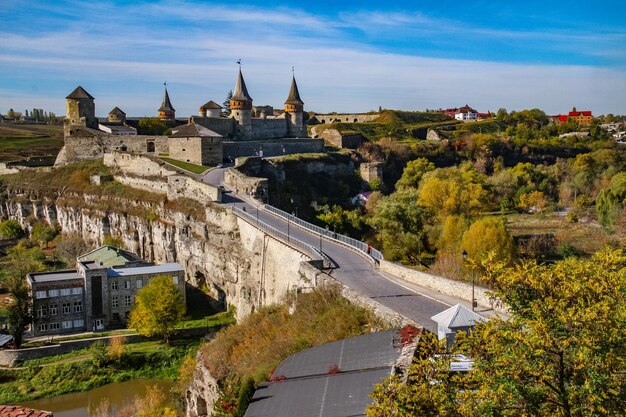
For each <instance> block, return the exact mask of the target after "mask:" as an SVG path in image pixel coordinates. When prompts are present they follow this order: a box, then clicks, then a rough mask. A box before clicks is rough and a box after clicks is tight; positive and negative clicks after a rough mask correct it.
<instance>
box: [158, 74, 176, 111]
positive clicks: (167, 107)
mask: <svg viewBox="0 0 626 417" xmlns="http://www.w3.org/2000/svg"><path fill="white" fill-rule="evenodd" d="M163 86H164V90H165V91H164V92H163V102H162V103H161V107H159V110H158V112H159V119H162V120H174V119H175V118H176V109H175V108H174V106H172V102H171V101H170V95H169V94H168V93H167V81H165V82H164V83H163Z"/></svg>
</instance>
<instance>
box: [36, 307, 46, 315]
mask: <svg viewBox="0 0 626 417" xmlns="http://www.w3.org/2000/svg"><path fill="white" fill-rule="evenodd" d="M47 315H48V306H45V305H40V306H39V308H38V309H37V314H36V316H37V318H40V317H46V316H47Z"/></svg>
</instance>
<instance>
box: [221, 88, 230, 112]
mask: <svg viewBox="0 0 626 417" xmlns="http://www.w3.org/2000/svg"><path fill="white" fill-rule="evenodd" d="M231 98H233V90H230V91H229V92H228V94H226V100H224V102H223V103H222V107H223V108H224V109H223V110H222V116H228V115H230V99H231Z"/></svg>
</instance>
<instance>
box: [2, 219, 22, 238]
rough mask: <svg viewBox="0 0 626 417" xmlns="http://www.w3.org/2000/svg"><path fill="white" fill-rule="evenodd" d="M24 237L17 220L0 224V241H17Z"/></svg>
mask: <svg viewBox="0 0 626 417" xmlns="http://www.w3.org/2000/svg"><path fill="white" fill-rule="evenodd" d="M23 236H24V229H22V226H21V225H20V223H19V222H18V221H17V220H13V219H10V220H4V221H2V222H0V239H19V238H21V237H23Z"/></svg>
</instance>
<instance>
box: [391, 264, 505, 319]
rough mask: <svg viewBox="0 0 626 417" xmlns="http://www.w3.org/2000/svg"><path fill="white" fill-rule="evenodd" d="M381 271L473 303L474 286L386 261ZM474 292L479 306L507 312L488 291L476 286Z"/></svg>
mask: <svg viewBox="0 0 626 417" xmlns="http://www.w3.org/2000/svg"><path fill="white" fill-rule="evenodd" d="M380 271H381V272H386V273H388V274H390V275H393V276H394V277H398V278H400V279H403V280H405V281H407V282H410V283H412V284H416V285H419V286H420V287H425V288H428V289H431V290H434V291H437V292H440V293H442V294H446V295H449V296H452V297H457V298H460V299H462V300H467V301H468V302H470V303H471V300H472V286H471V285H470V284H467V283H465V282H460V281H454V280H451V279H448V278H444V277H440V276H437V275H432V274H428V273H426V272H422V271H417V270H414V269H409V268H406V267H404V266H402V265H398V264H396V263H393V262H389V261H385V260H383V261H381V262H380ZM474 291H475V297H476V302H477V303H478V305H480V306H483V307H489V308H493V309H494V310H497V311H501V312H506V309H505V308H503V307H502V305H501V303H499V302H497V301H496V302H495V303H494V301H493V300H491V298H490V297H489V295H488V294H487V292H488V291H489V290H488V289H486V288H483V287H478V286H476V287H475V290H474Z"/></svg>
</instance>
